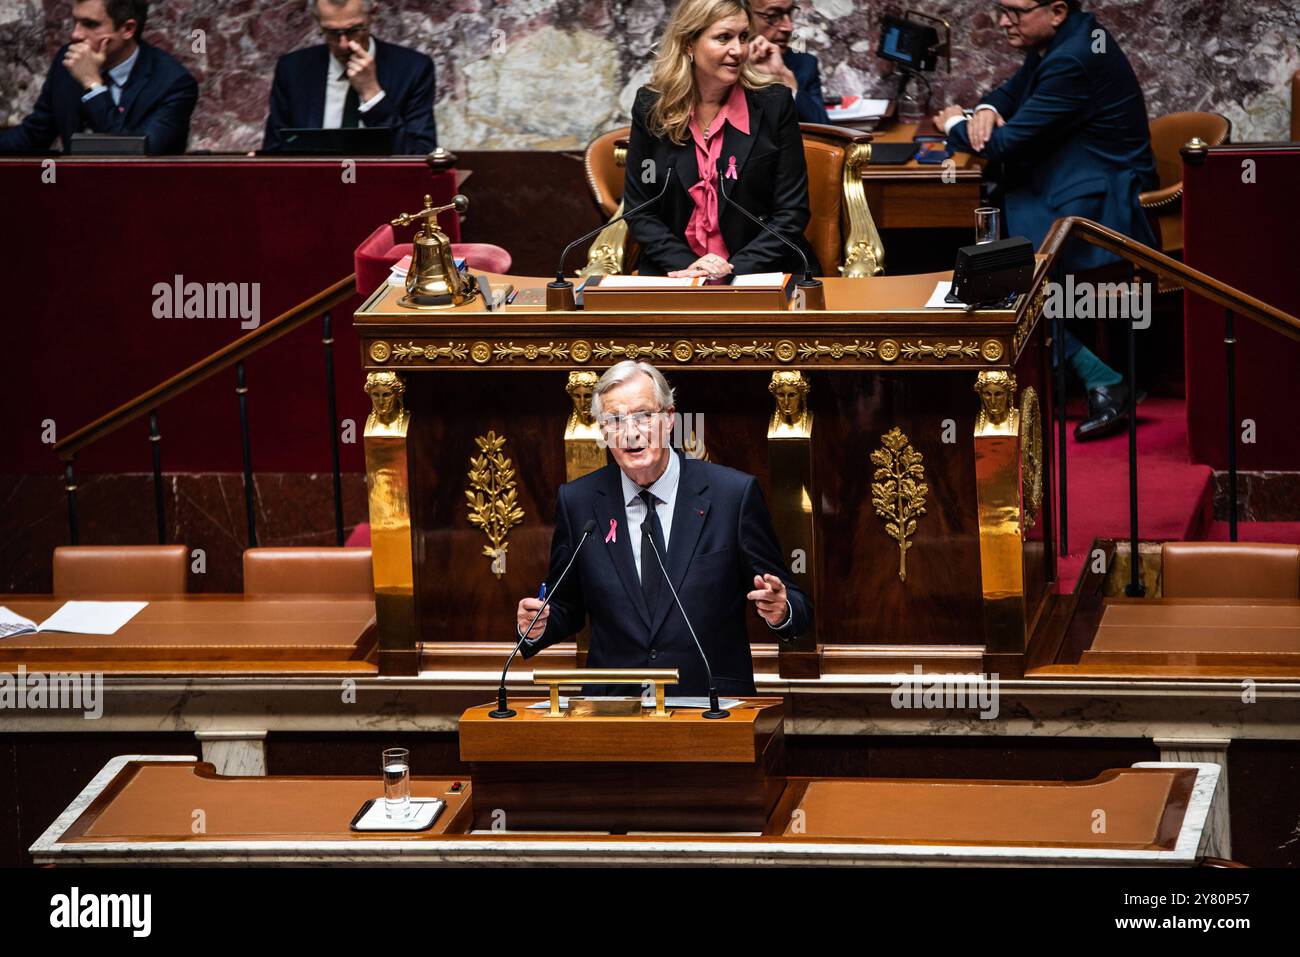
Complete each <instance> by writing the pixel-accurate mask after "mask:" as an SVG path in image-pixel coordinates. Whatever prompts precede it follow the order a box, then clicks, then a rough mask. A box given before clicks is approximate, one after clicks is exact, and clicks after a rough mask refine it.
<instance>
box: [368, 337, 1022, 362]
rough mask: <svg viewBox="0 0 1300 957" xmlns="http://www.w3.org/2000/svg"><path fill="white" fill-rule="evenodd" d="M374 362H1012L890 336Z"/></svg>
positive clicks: (479, 345) (385, 357)
mask: <svg viewBox="0 0 1300 957" xmlns="http://www.w3.org/2000/svg"><path fill="white" fill-rule="evenodd" d="M366 351H367V354H368V356H369V358H370V361H371V362H373V363H375V364H376V365H385V364H388V363H390V362H391V363H403V364H415V363H429V364H438V365H465V366H488V365H499V366H511V365H519V364H524V363H538V362H541V363H548V364H556V365H558V364H562V363H570V364H576V365H586V364H587V363H588V362H592V361H595V362H598V363H602V364H603V363H611V362H617V361H619V360H620V359H654V360H659V361H661V362H667V361H669V360H671V361H673V362H676V363H678V364H679V365H689V364H691V363H699V364H708V365H712V364H744V363H762V364H767V363H771V362H774V361H775V362H781V363H793V362H796V361H798V362H804V363H827V364H835V363H841V362H845V361H848V362H854V361H856V362H858V363H861V364H863V365H868V366H878V364H880V363H893V362H897V361H898V360H900V359H901V360H903V361H905V362H942V363H944V364H949V363H956V364H963V363H970V364H984V363H998V362H1002V361H1004V360H1006V358H1007V352H1006V345H1005V342H1004V341H1003V340H1001V339H995V338H990V339H984V340H978V341H977V340H970V341H967V340H965V339H958V340H957V341H956V342H945V341H943V340H939V341H936V342H930V341H927V340H926V339H925V338H918V339H914V340H913V339H895V338H885V339H880V340H878V341H877V340H873V339H863V338H861V337H855V338H853V339H844V340H836V339H829V340H824V339H821V338H816V339H811V340H798V341H796V340H793V339H776V340H771V339H768V340H763V339H753V338H750V339H741V338H737V339H735V340H726V339H713V338H711V339H708V340H692V339H676V340H673V341H671V342H667V341H664V340H658V339H651V340H650V341H648V342H620V341H617V340H614V339H608V340H603V341H597V342H590V341H588V340H586V339H575V340H573V341H572V343H570V342H557V341H555V340H547V341H546V342H522V343H520V342H516V341H515V340H513V339H509V340H506V341H504V342H489V341H486V340H483V339H479V340H475V341H473V342H454V341H448V342H447V344H446V345H438V344H434V343H427V344H425V343H418V342H412V341H408V342H407V343H405V344H402V343H391V344H390V343H388V342H386V341H383V340H374V341H371V342H370V343H369V344H368V345H367V347H366Z"/></svg>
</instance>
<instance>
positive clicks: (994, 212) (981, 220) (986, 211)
mask: <svg viewBox="0 0 1300 957" xmlns="http://www.w3.org/2000/svg"><path fill="white" fill-rule="evenodd" d="M1000 221H1001V213H1000V211H999V210H998V208H997V207H996V206H981V207H980V208H979V209H977V210H975V245H977V246H982V245H984V244H985V243H991V242H996V241H997V240H999V239H1001V238H1002V229H1001V224H1000Z"/></svg>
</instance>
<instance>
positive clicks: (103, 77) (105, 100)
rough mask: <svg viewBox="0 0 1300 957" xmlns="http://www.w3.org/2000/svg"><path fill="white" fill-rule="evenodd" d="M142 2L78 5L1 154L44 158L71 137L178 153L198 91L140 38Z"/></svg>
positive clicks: (2, 141) (84, 0)
mask: <svg viewBox="0 0 1300 957" xmlns="http://www.w3.org/2000/svg"><path fill="white" fill-rule="evenodd" d="M148 16H149V4H148V3H147V2H146V0H76V2H74V3H73V5H72V20H73V27H72V42H71V43H69V44H67V45H65V46H64V47H62V48H61V49H60V50H59V52H58V53H56V54H55V56H54V62H53V63H52V64H51V65H50V70H49V73H47V74H46V77H45V84H44V85H43V86H42V87H41V94H40V96H39V97H38V98H37V100H36V107H35V108H34V109H33V110H32V112H31V114H30V115H29V116H28V117H27V118H26V119H24V120H23V121H22V123H21V124H20V125H19V126H16V127H14V128H13V129H11V130H5V131H4V132H3V133H0V153H42V152H45V151H46V150H48V149H49V148H50V145H51V144H52V143H53V142H54V140H55V138H56V137H58V138H60V139H61V140H62V142H63V149H64V151H65V152H66V151H67V149H68V144H69V142H70V140H71V139H72V135H73V134H74V133H85V132H90V133H117V134H121V135H123V136H143V137H145V151H146V152H148V153H151V154H158V153H184V152H185V146H186V143H187V142H188V140H189V136H190V116H191V114H192V113H193V112H194V104H195V103H197V102H198V98H199V85H198V83H197V82H195V80H194V77H192V76H190V74H189V72H188V71H187V70H186V69H185V67H183V66H181V65H180V63H178V62H177V61H176V60H175V58H173V57H171V56H169V55H168V54H166V53H164V52H163V51H162V50H159V49H158V48H157V47H153V46H150V45H149V44H148V43H145V42H144V41H143V40H142V39H141V38H140V36H141V34H142V33H143V32H144V25H145V21H146V20H147V19H148Z"/></svg>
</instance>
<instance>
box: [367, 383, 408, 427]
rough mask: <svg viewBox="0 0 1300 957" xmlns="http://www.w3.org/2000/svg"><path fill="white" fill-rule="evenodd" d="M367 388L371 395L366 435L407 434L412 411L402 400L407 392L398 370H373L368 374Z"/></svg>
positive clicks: (368, 393)
mask: <svg viewBox="0 0 1300 957" xmlns="http://www.w3.org/2000/svg"><path fill="white" fill-rule="evenodd" d="M365 389H366V395H368V396H370V415H369V416H368V417H367V418H366V435H405V434H406V424H407V421H408V420H409V418H410V413H409V412H407V411H406V408H405V407H404V404H403V401H402V396H403V395H404V394H405V392H406V383H404V382H403V381H402V377H401V376H399V375H398V374H397V373H396V372H372V373H370V374H369V375H367V376H366V386H365Z"/></svg>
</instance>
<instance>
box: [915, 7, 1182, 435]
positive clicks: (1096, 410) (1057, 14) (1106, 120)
mask: <svg viewBox="0 0 1300 957" xmlns="http://www.w3.org/2000/svg"><path fill="white" fill-rule="evenodd" d="M999 8H1000V11H999V17H998V22H999V25H1000V26H1001V27H1002V28H1003V29H1004V30H1006V32H1007V38H1008V40H1009V41H1010V43H1011V45H1012V46H1013V47H1016V48H1017V49H1023V50H1025V51H1026V55H1025V62H1024V65H1023V66H1021V68H1020V69H1019V70H1018V71H1017V72H1016V75H1015V76H1013V77H1012V78H1011V79H1010V80H1008V81H1007V82H1006V83H1003V84H1002V85H1001V86H1000V87H998V88H997V89H996V90H994V91H993V92H991V93H989V94H988V95H987V96H985V97H984V99H983V100H982V101H981V102H980V104H979V105H978V106H976V107H975V111H974V113H973V115H972V116H971V117H970V119H969V120H967V119H966V117H965V115H964V112H963V110H962V108H961V107H959V106H949V107H948V108H947V109H945V110H942V111H941V112H940V113H938V114H937V115H936V116H935V117H934V121H935V125H937V126H938V127H939V128H940V129H943V130H944V132H945V133H946V134H947V137H948V146H949V147H951V148H953V149H958V150H965V151H974V152H976V153H979V154H980V155H982V156H985V157H987V158H988V159H990V160H993V161H996V162H998V163H999V164H1000V166H1001V175H1000V183H999V185H1000V189H1001V191H1002V194H1003V199H1002V205H1003V208H1004V210H1005V219H1006V227H1007V233H1008V235H1013V236H1025V237H1028V238H1029V239H1030V240H1032V241H1033V242H1034V244H1035V245H1037V244H1039V243H1041V242H1042V241H1043V239H1044V238H1045V237H1046V235H1047V231H1048V230H1049V229H1050V228H1051V226H1052V223H1053V222H1055V221H1056V220H1057V219H1058V218H1060V217H1063V216H1083V217H1086V218H1088V219H1092V220H1095V221H1096V222H1099V223H1101V224H1102V225H1104V226H1109V227H1110V228H1111V229H1114V230H1117V231H1119V232H1121V233H1123V234H1124V235H1126V236H1131V237H1133V238H1134V239H1136V240H1138V241H1139V242H1142V243H1146V244H1147V245H1148V246H1153V247H1158V243H1157V242H1156V237H1155V233H1154V232H1153V231H1152V229H1151V224H1150V223H1149V222H1148V221H1147V217H1146V213H1144V212H1143V210H1142V207H1141V205H1140V203H1139V201H1138V194H1139V193H1141V192H1142V191H1144V190H1149V189H1154V188H1155V187H1156V185H1157V184H1158V178H1157V176H1156V167H1155V158H1154V156H1153V155H1152V153H1151V135H1150V131H1149V128H1148V126H1147V110H1146V102H1145V101H1144V99H1143V97H1142V88H1141V87H1140V86H1139V85H1138V81H1137V77H1136V76H1135V75H1134V74H1133V68H1132V67H1131V66H1130V65H1129V62H1128V58H1127V57H1125V56H1124V53H1123V51H1122V50H1120V48H1119V44H1118V43H1117V42H1116V41H1115V38H1114V37H1113V36H1111V35H1110V33H1108V32H1107V31H1106V29H1105V28H1104V27H1102V26H1101V25H1100V24H1098V23H1097V18H1096V17H1095V16H1093V15H1092V14H1091V13H1085V12H1083V11H1082V10H1080V9H1079V0H1047V2H1043V3H1035V2H1034V0H1000V3H999ZM1063 253H1064V257H1063V259H1062V261H1061V263H1060V267H1061V269H1062V271H1063V272H1073V273H1076V274H1077V273H1078V272H1079V271H1081V270H1086V269H1096V268H1098V267H1102V266H1110V265H1113V264H1114V263H1116V262H1118V261H1119V260H1118V257H1116V256H1115V255H1114V254H1112V253H1109V252H1107V251H1105V250H1103V249H1100V248H1098V247H1096V246H1090V245H1084V244H1082V243H1079V242H1077V241H1076V242H1071V243H1070V244H1069V245H1068V246H1067V247H1066V249H1065V250H1063ZM1065 359H1066V361H1067V362H1068V363H1069V365H1070V367H1071V368H1072V369H1073V370H1074V371H1075V372H1076V373H1077V374H1078V375H1079V377H1080V379H1082V380H1083V383H1084V387H1085V388H1086V389H1087V391H1088V418H1087V419H1086V420H1085V421H1083V422H1081V423H1080V424H1079V425H1078V426H1077V427H1076V429H1075V435H1076V436H1077V437H1078V438H1079V439H1092V438H1097V437H1099V436H1102V435H1106V434H1108V433H1110V432H1114V431H1117V430H1118V429H1119V428H1121V427H1122V426H1123V425H1124V423H1125V420H1126V418H1127V416H1128V414H1129V412H1130V408H1131V405H1132V402H1131V399H1132V396H1130V395H1129V389H1128V387H1127V386H1125V385H1124V384H1123V378H1122V377H1121V376H1120V375H1119V373H1117V372H1115V371H1114V370H1113V369H1111V368H1110V367H1109V366H1107V365H1106V364H1105V363H1103V362H1102V361H1101V360H1100V359H1098V358H1097V357H1096V356H1095V355H1093V354H1092V352H1091V351H1089V350H1088V349H1087V348H1085V347H1084V346H1083V345H1082V344H1081V343H1080V342H1079V341H1078V340H1077V339H1075V338H1074V336H1072V335H1070V334H1069V333H1068V332H1067V333H1066V336H1065Z"/></svg>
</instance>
